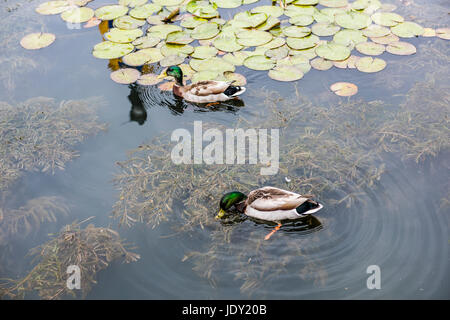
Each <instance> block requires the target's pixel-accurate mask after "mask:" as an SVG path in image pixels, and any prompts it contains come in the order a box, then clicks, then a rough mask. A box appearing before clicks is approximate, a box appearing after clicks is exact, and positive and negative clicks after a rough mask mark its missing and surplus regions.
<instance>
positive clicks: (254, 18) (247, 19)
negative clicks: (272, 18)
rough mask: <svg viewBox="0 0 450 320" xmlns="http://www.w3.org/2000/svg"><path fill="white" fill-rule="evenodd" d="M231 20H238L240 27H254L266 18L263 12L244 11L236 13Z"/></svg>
mask: <svg viewBox="0 0 450 320" xmlns="http://www.w3.org/2000/svg"><path fill="white" fill-rule="evenodd" d="M233 20H234V21H238V22H239V26H240V27H241V28H256V27H257V26H259V25H261V24H263V23H264V22H265V21H266V20H267V15H266V14H265V13H251V12H248V11H244V12H239V13H237V14H236V15H235V16H234V18H233Z"/></svg>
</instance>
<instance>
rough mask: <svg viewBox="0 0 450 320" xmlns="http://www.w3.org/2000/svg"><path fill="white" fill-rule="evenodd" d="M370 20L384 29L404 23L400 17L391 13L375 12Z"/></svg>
mask: <svg viewBox="0 0 450 320" xmlns="http://www.w3.org/2000/svg"><path fill="white" fill-rule="evenodd" d="M371 18H372V20H373V22H375V23H376V24H378V25H380V26H385V27H393V26H396V25H397V24H399V23H401V22H403V21H405V19H403V17H402V16H401V15H399V14H396V13H393V12H377V13H374V14H373V15H372V16H371Z"/></svg>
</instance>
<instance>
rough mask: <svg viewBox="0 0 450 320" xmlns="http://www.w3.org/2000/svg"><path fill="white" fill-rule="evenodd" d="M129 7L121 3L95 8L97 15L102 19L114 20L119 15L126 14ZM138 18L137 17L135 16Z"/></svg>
mask: <svg viewBox="0 0 450 320" xmlns="http://www.w3.org/2000/svg"><path fill="white" fill-rule="evenodd" d="M127 12H128V7H125V6H121V5H119V4H113V5H109V6H104V7H100V8H98V9H97V10H95V16H96V17H97V18H99V19H102V20H114V19H116V18H118V17H121V16H124V15H126V14H127ZM135 18H136V17H135Z"/></svg>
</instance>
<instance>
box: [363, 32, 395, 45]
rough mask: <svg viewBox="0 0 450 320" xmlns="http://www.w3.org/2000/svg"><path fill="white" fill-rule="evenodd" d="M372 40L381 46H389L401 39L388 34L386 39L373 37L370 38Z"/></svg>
mask: <svg viewBox="0 0 450 320" xmlns="http://www.w3.org/2000/svg"><path fill="white" fill-rule="evenodd" d="M370 40H372V41H373V42H375V43H379V44H389V43H392V42H397V41H399V40H400V38H399V37H397V36H396V35H395V34H388V35H387V36H384V37H373V38H370Z"/></svg>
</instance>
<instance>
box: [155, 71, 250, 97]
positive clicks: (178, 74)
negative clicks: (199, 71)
mask: <svg viewBox="0 0 450 320" xmlns="http://www.w3.org/2000/svg"><path fill="white" fill-rule="evenodd" d="M166 76H172V77H174V78H175V81H176V84H175V85H174V86H173V93H174V94H175V95H177V96H179V97H182V98H183V99H185V100H187V101H190V102H195V103H212V104H215V103H218V102H221V101H227V100H230V99H233V98H235V97H237V96H238V95H240V94H243V93H244V92H245V87H241V86H233V85H232V83H233V82H228V81H213V80H208V81H200V82H197V83H193V84H190V85H183V71H182V70H181V68H180V67H178V66H172V67H169V68H167V70H166V72H163V73H162V74H161V75H159V76H158V78H160V79H161V78H164V77H166Z"/></svg>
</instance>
